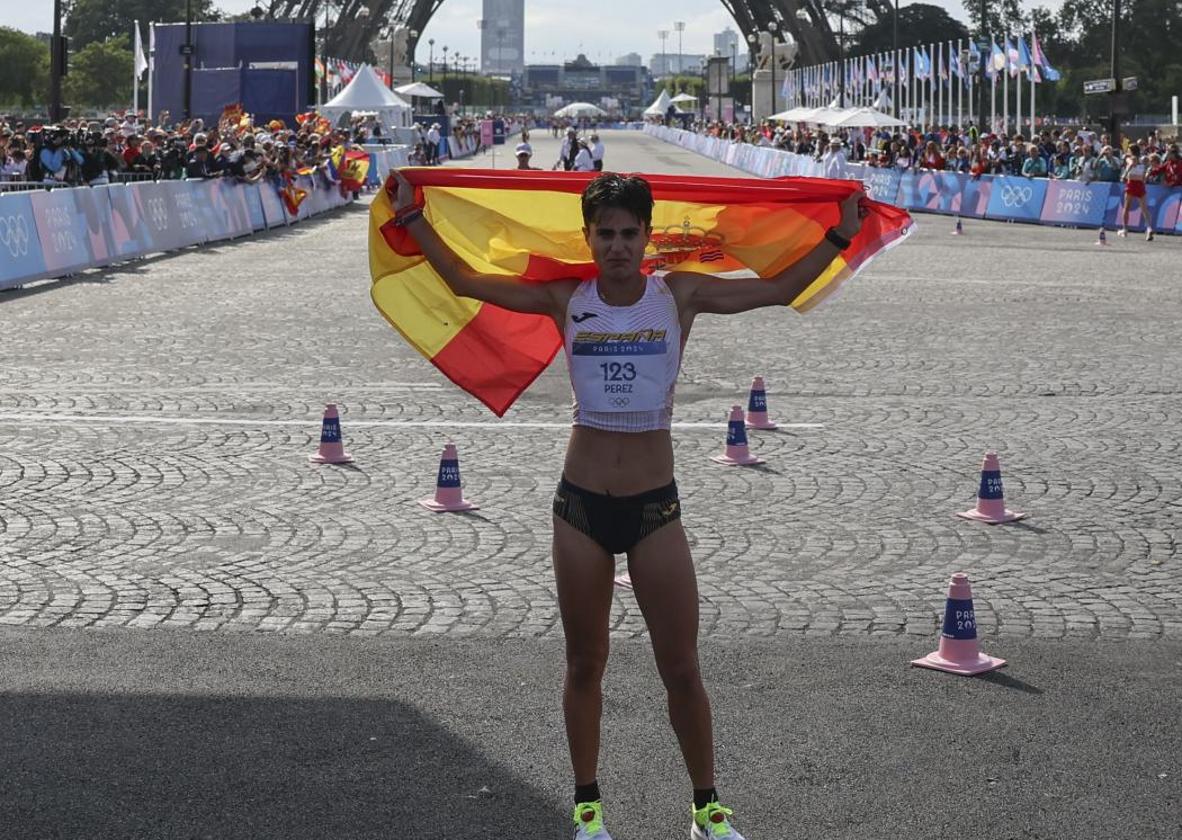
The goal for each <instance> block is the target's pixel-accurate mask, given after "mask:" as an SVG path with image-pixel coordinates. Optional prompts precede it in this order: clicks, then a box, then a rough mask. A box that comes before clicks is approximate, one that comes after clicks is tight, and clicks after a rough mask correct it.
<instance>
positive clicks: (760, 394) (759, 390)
mask: <svg viewBox="0 0 1182 840" xmlns="http://www.w3.org/2000/svg"><path fill="white" fill-rule="evenodd" d="M747 428H748V429H764V430H771V429H775V428H776V424H775V423H774V422H773V421H772V420H771V418H769V417H768V416H767V389H766V388H765V387H764V385H763V377H762V376H757V377H755V378H754V379H752V380H751V395H750V396H749V397H748V398H747Z"/></svg>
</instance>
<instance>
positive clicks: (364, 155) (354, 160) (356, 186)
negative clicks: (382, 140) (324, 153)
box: [330, 146, 369, 192]
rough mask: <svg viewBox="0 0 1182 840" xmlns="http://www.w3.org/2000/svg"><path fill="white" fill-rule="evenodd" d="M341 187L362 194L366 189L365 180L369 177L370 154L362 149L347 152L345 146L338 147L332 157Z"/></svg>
mask: <svg viewBox="0 0 1182 840" xmlns="http://www.w3.org/2000/svg"><path fill="white" fill-rule="evenodd" d="M330 160H331V161H332V165H333V167H334V168H335V169H336V171H337V177H338V178H340V180H341V186H342V187H344V188H345V189H346V190H348V191H349V192H360V191H361V190H362V189H364V188H365V179H366V177H367V176H368V175H369V153H368V152H364V151H362V150H361V149H350V150H349V151H347V152H346V151H345V147H344V146H337V147H336V148H335V149H333V150H332V155H331V157H330Z"/></svg>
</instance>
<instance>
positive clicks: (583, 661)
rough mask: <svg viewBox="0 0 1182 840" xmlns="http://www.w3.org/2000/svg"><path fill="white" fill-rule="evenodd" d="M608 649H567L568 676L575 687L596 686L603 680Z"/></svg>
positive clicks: (568, 680) (568, 679)
mask: <svg viewBox="0 0 1182 840" xmlns="http://www.w3.org/2000/svg"><path fill="white" fill-rule="evenodd" d="M605 670H607V651H606V650H600V649H598V648H594V647H592V648H586V649H583V650H574V651H567V654H566V678H567V682H569V683H570V685H571V686H572V687H574V688H594V687H595V686H598V685H599V684H600V683H601V682H603V673H604V671H605Z"/></svg>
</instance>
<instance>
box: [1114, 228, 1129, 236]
mask: <svg viewBox="0 0 1182 840" xmlns="http://www.w3.org/2000/svg"><path fill="white" fill-rule="evenodd" d="M1116 235H1117V236H1128V235H1129V232H1128V231H1127V230H1125V229H1124V228H1121V229H1120V230H1118V231H1117V232H1116Z"/></svg>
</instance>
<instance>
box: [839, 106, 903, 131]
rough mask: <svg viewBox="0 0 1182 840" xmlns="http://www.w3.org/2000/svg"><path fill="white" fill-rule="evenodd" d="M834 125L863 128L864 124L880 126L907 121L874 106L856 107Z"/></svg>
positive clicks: (900, 123)
mask: <svg viewBox="0 0 1182 840" xmlns="http://www.w3.org/2000/svg"><path fill="white" fill-rule="evenodd" d="M833 125H834V126H836V127H839V128H862V127H864V126H873V127H875V128H878V127H880V126H895V125H905V123H904V122H903V121H902V120H897V119H895V118H894V117H892V116H891V115H890V114H884V113H882V112H881V111H876V110H874V109H873V108H854V109H852V110H851V111H850V112H849V113H848V114H846V115H845V116H844V117H842V118H841V119H839V120H838V121H837V122H835V123H833Z"/></svg>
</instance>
